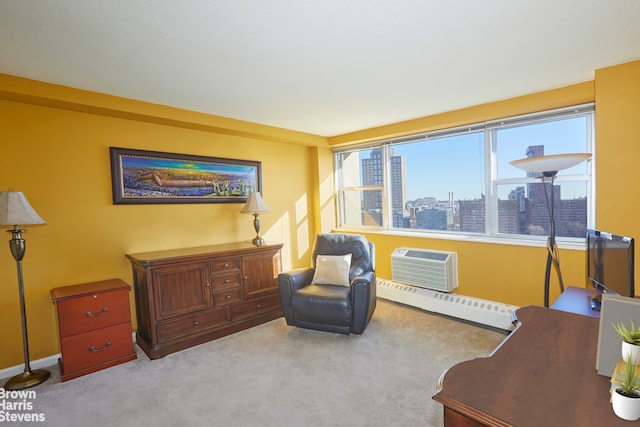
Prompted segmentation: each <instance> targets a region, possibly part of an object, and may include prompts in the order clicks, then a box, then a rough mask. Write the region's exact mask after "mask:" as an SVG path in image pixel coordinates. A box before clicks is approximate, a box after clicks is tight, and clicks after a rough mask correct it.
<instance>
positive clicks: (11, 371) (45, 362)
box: [0, 353, 60, 378]
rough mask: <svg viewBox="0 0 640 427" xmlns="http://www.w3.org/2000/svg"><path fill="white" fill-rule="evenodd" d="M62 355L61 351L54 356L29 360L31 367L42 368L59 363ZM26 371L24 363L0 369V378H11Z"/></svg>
mask: <svg viewBox="0 0 640 427" xmlns="http://www.w3.org/2000/svg"><path fill="white" fill-rule="evenodd" d="M59 357H60V353H58V354H54V355H53V356H47V357H43V358H42V359H38V360H32V361H31V362H29V365H30V366H31V369H41V368H46V367H47V366H51V365H55V364H56V363H58V358H59ZM23 372H24V363H23V364H21V365H16V366H10V367H8V368H4V369H0V378H10V377H13V376H15V375H18V374H21V373H23Z"/></svg>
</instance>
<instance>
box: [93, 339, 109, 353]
mask: <svg viewBox="0 0 640 427" xmlns="http://www.w3.org/2000/svg"><path fill="white" fill-rule="evenodd" d="M110 345H111V341H107V342H106V343H104V346H103V347H100V348H95V347H94V346H91V347H89V351H91V352H93V353H100V352H101V351H104V350H106V349H107V348H109V346H110Z"/></svg>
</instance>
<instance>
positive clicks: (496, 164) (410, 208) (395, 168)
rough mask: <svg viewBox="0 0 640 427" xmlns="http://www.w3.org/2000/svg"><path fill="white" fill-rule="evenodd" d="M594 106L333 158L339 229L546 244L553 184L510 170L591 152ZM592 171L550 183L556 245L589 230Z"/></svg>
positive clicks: (579, 170) (381, 144)
mask: <svg viewBox="0 0 640 427" xmlns="http://www.w3.org/2000/svg"><path fill="white" fill-rule="evenodd" d="M593 114H594V108H593V105H591V104H590V105H583V106H577V107H572V108H569V109H562V110H554V111H548V112H544V113H539V114H533V115H529V116H525V117H516V118H508V119H504V120H499V121H494V122H488V123H482V124H476V125H471V126H465V127H464V128H456V129H446V130H442V131H438V132H432V133H426V134H420V135H412V136H409V137H404V138H400V139H395V140H385V141H378V142H375V143H370V144H367V145H366V146H358V147H349V148H346V149H339V150H336V151H335V165H336V178H337V180H336V182H337V186H338V196H339V197H338V209H339V218H340V225H341V226H360V227H378V228H388V229H396V230H405V231H409V230H410V231H416V232H438V233H454V234H460V233H462V234H465V235H469V234H473V235H479V236H493V237H505V238H509V237H520V238H522V237H525V238H536V237H533V236H543V237H546V236H548V235H549V227H550V221H549V211H548V200H549V197H550V194H551V191H550V186H551V183H550V181H549V180H548V179H546V180H545V181H543V180H542V178H541V175H540V174H532V173H527V172H525V171H523V170H521V169H518V168H516V167H514V166H512V165H511V164H510V163H509V162H510V161H512V160H516V159H520V158H524V157H531V156H541V155H549V154H562V153H573V152H589V153H591V152H592V149H593V131H592V128H593ZM592 190H593V184H592V176H591V163H590V162H583V163H581V164H579V165H577V166H574V167H572V168H570V169H566V170H563V171H560V172H559V173H558V174H557V175H556V177H555V182H554V192H553V193H554V202H555V203H554V212H555V215H554V217H555V222H556V233H557V236H558V237H566V238H583V237H584V236H585V232H586V228H587V227H588V226H589V225H590V224H591V223H592V222H593V219H592V216H593V215H592V214H591V213H592V211H593V208H592V205H593V195H592V192H593V191H592Z"/></svg>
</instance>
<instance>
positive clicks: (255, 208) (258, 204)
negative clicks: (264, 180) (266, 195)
mask: <svg viewBox="0 0 640 427" xmlns="http://www.w3.org/2000/svg"><path fill="white" fill-rule="evenodd" d="M256 212H258V213H259V212H271V211H270V210H269V207H268V206H267V204H266V203H265V202H264V200H262V197H261V196H260V193H259V192H256V193H251V194H250V195H249V197H248V198H247V203H245V205H244V206H243V207H242V210H241V211H240V213H256Z"/></svg>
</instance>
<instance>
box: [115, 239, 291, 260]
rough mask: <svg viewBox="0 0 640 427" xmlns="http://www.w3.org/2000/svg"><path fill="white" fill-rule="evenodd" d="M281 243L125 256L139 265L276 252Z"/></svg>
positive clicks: (248, 244) (207, 247)
mask: <svg viewBox="0 0 640 427" xmlns="http://www.w3.org/2000/svg"><path fill="white" fill-rule="evenodd" d="M282 246H283V244H282V243H273V242H267V243H265V244H264V245H261V246H256V245H254V244H253V243H251V242H233V243H223V244H218V245H209V246H199V247H195V248H178V249H168V250H163V251H154V252H141V253H136V254H127V258H129V259H130V260H131V261H134V262H138V263H140V264H145V263H149V262H152V261H158V260H169V259H177V258H184V257H192V256H198V255H211V254H214V255H225V254H230V255H231V254H234V253H249V252H259V251H265V250H278V249H280V248H282Z"/></svg>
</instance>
